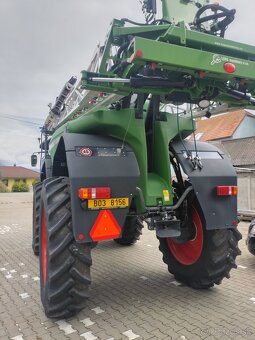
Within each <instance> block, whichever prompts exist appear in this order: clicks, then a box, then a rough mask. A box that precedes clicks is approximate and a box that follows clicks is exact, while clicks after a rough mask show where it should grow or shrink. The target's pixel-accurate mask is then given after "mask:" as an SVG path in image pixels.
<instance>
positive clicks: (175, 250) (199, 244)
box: [167, 208, 204, 266]
mask: <svg viewBox="0 0 255 340" xmlns="http://www.w3.org/2000/svg"><path fill="white" fill-rule="evenodd" d="M192 221H193V223H194V226H195V228H196V236H195V237H194V239H193V240H189V241H187V242H186V243H184V244H178V243H176V242H175V241H174V240H173V239H171V238H168V239H167V244H168V247H169V250H170V251H171V253H172V254H173V256H174V257H175V259H176V260H177V261H178V262H180V263H181V264H183V265H185V266H191V265H193V264H195V263H196V262H197V261H198V259H199V258H200V255H201V253H202V249H203V244H204V241H203V224H202V221H201V218H200V216H199V213H198V211H197V210H196V209H195V208H193V209H192Z"/></svg>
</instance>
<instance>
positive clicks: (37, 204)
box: [32, 183, 42, 256]
mask: <svg viewBox="0 0 255 340" xmlns="http://www.w3.org/2000/svg"><path fill="white" fill-rule="evenodd" d="M41 191H42V183H37V184H36V185H35V186H34V188H33V192H34V193H33V235H32V249H33V251H34V254H35V255H36V256H39V234H40V213H41Z"/></svg>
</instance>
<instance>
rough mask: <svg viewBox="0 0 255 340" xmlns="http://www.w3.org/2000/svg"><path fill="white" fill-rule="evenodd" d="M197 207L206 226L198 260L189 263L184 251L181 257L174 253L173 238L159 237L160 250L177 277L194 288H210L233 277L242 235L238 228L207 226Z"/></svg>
mask: <svg viewBox="0 0 255 340" xmlns="http://www.w3.org/2000/svg"><path fill="white" fill-rule="evenodd" d="M193 209H194V208H193ZM195 209H196V210H197V212H198V215H199V216H200V219H201V225H202V230H203V232H202V237H203V246H202V248H201V253H200V254H198V258H197V259H195V262H194V263H192V264H190V265H185V264H184V263H183V262H182V261H180V259H181V258H182V257H183V255H182V254H181V253H180V256H179V258H178V256H177V257H176V255H174V248H171V247H172V246H169V244H173V243H172V242H173V241H172V240H170V241H168V240H167V239H159V243H160V245H159V250H160V251H161V252H162V254H163V261H164V262H165V263H166V264H167V266H168V271H169V272H170V273H171V274H173V275H174V277H175V278H176V280H177V281H180V282H182V283H184V284H186V285H188V286H190V287H192V288H194V289H206V288H210V287H213V286H214V284H217V285H219V284H220V283H221V281H222V280H223V279H224V277H226V278H229V277H230V275H229V273H230V270H231V269H232V268H237V265H236V263H235V259H236V257H237V256H238V255H240V254H241V251H240V250H239V248H238V241H239V240H240V239H241V238H242V235H241V234H240V232H239V231H238V230H237V228H233V229H221V230H206V229H205V223H204V218H203V216H202V213H201V211H200V209H199V207H198V206H197V205H196V206H195ZM195 237H197V235H196V236H195ZM169 242H171V243H169ZM176 247H177V249H182V248H178V247H179V246H178V245H177V244H176ZM187 249H188V248H187ZM177 255H178V253H177ZM187 256H188V255H187ZM187 261H188V257H187Z"/></svg>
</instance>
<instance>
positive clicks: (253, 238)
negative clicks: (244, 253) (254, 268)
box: [246, 219, 255, 255]
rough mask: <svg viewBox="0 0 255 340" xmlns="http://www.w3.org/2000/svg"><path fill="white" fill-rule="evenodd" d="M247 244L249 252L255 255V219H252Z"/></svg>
mask: <svg viewBox="0 0 255 340" xmlns="http://www.w3.org/2000/svg"><path fill="white" fill-rule="evenodd" d="M246 244H247V248H248V250H249V252H250V253H251V254H252V255H255V219H254V220H252V221H251V224H250V226H249V230H248V236H247V239H246Z"/></svg>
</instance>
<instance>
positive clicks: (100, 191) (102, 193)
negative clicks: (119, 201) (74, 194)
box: [79, 188, 111, 200]
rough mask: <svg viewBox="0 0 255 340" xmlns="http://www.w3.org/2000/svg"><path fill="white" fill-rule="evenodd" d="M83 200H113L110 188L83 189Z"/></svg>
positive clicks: (80, 194)
mask: <svg viewBox="0 0 255 340" xmlns="http://www.w3.org/2000/svg"><path fill="white" fill-rule="evenodd" d="M79 198H80V199H81V200H88V199H99V198H111V189H110V188H81V189H80V190H79Z"/></svg>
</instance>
